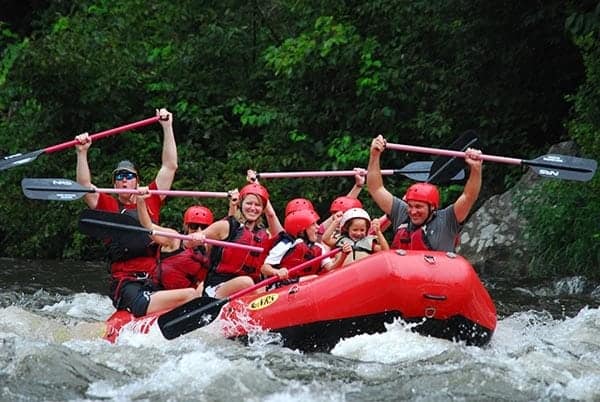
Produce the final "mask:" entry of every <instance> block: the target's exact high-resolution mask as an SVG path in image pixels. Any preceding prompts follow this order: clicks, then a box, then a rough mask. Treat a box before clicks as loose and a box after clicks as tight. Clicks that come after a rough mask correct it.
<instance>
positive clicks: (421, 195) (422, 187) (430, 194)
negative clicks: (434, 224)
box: [404, 183, 440, 209]
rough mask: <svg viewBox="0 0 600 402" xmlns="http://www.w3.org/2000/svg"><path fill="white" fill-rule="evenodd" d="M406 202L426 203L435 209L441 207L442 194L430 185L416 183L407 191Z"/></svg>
mask: <svg viewBox="0 0 600 402" xmlns="http://www.w3.org/2000/svg"><path fill="white" fill-rule="evenodd" d="M404 199H405V201H420V202H425V203H427V204H429V205H431V206H433V207H434V208H435V209H438V208H439V207H440V192H439V191H438V188H437V187H436V186H434V185H433V184H430V183H415V184H413V185H412V186H410V187H409V188H408V190H406V195H405V196H404Z"/></svg>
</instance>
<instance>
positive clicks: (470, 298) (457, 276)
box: [105, 250, 496, 351]
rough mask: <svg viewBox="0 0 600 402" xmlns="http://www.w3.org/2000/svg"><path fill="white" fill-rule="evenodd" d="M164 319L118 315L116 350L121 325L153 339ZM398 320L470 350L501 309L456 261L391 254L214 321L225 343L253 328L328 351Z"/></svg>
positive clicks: (257, 299) (245, 303) (264, 297)
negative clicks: (156, 326)
mask: <svg viewBox="0 0 600 402" xmlns="http://www.w3.org/2000/svg"><path fill="white" fill-rule="evenodd" d="M158 315H159V314H157V315H155V316H146V317H142V318H138V319H135V318H133V316H132V315H131V314H129V313H127V312H124V311H118V312H116V313H115V314H113V315H112V316H111V317H110V318H109V319H108V321H107V332H106V335H105V339H108V340H109V341H111V342H114V341H115V340H116V339H117V337H118V335H119V331H120V330H121V328H122V327H123V325H125V324H127V323H130V322H132V321H135V324H136V325H135V326H134V328H135V329H134V330H135V331H139V332H147V331H148V329H149V327H150V325H152V324H153V323H154V322H155V321H156V318H157V316H158ZM395 318H402V319H403V320H404V321H406V322H416V323H419V324H418V325H416V326H414V328H413V330H414V331H417V332H419V333H421V334H423V335H429V336H434V337H438V338H444V339H449V340H454V341H462V342H465V343H466V344H468V345H477V346H483V345H485V344H487V343H488V342H489V341H490V339H491V337H492V334H493V332H494V330H495V328H496V309H495V307H494V303H493V302H492V300H491V298H490V296H489V294H488V292H487V291H486V289H485V288H484V286H483V285H482V283H481V281H480V280H479V277H478V276H477V274H476V272H475V270H474V269H473V267H472V266H471V265H470V264H469V262H467V261H466V260H465V259H464V258H462V257H460V256H458V255H455V254H453V253H444V252H429V251H427V252H423V251H404V250H391V251H386V252H380V253H377V254H374V255H372V256H369V257H367V258H363V259H361V260H359V261H357V262H355V263H352V264H350V265H347V266H346V267H343V268H339V269H336V270H333V271H331V272H327V273H325V274H322V275H319V276H318V277H316V278H313V279H308V280H303V281H301V282H298V283H295V284H290V285H286V286H282V287H280V288H278V289H275V290H272V291H269V292H266V293H262V294H251V295H247V296H243V297H239V298H238V299H235V300H232V301H231V302H230V303H229V304H226V305H225V306H224V307H223V308H222V309H221V312H220V315H219V316H218V318H217V319H216V321H221V324H223V320H226V321H227V323H226V324H227V325H221V326H220V328H222V329H221V331H222V332H223V335H224V336H226V337H227V338H235V339H241V340H246V339H247V331H248V328H249V327H250V326H249V325H248V323H250V324H251V325H252V326H254V327H260V328H263V329H266V330H269V331H272V332H277V333H279V334H281V336H282V340H283V344H284V345H285V346H287V347H290V348H293V349H300V350H303V351H328V350H330V349H331V348H333V347H334V346H335V345H336V344H337V343H338V342H339V340H340V339H342V338H348V337H351V336H354V335H358V334H362V333H375V332H383V331H385V326H384V324H385V323H389V322H392V321H393V320H394V319H395Z"/></svg>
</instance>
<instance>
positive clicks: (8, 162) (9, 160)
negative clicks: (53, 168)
mask: <svg viewBox="0 0 600 402" xmlns="http://www.w3.org/2000/svg"><path fill="white" fill-rule="evenodd" d="M43 153H44V150H43V149H40V150H37V151H33V152H29V153H26V154H14V155H9V156H5V157H3V158H2V159H0V170H6V169H10V168H12V167H15V166H21V165H24V164H26V163H29V162H31V161H33V160H35V159H37V157H38V156H40V155H41V154H43Z"/></svg>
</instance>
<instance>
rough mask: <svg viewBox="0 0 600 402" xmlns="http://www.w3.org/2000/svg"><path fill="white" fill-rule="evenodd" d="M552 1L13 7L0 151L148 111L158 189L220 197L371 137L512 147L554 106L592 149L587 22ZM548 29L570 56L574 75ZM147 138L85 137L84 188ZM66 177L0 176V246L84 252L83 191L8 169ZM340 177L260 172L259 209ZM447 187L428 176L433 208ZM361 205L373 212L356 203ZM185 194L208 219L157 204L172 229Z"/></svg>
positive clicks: (447, 198)
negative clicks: (87, 176)
mask: <svg viewBox="0 0 600 402" xmlns="http://www.w3.org/2000/svg"><path fill="white" fill-rule="evenodd" d="M563 3H564V2H561V1H558V0H550V1H547V2H544V3H543V4H541V5H540V4H539V3H528V2H517V1H513V2H508V3H506V2H501V3H498V2H489V1H467V0H449V1H446V0H444V1H442V0H433V1H423V0H418V1H401V2H390V1H383V0H372V1H358V2H346V1H341V0H332V1H328V2H322V1H315V0H300V1H298V0H294V1H288V0H278V1H272V0H266V1H262V2H241V1H237V0H224V1H221V2H199V1H196V0H182V1H179V2H170V1H165V0H157V1H155V2H152V3H148V2H144V1H142V0H120V1H117V0H83V1H80V2H68V1H64V0H57V1H53V2H51V4H49V5H47V8H46V9H40V10H36V11H35V12H33V13H32V16H34V18H35V20H34V21H33V22H32V24H31V29H29V30H27V29H19V30H14V29H13V31H14V32H30V31H31V30H32V31H31V34H30V35H29V34H27V35H28V36H27V37H19V36H17V34H14V33H13V32H11V31H9V30H7V27H6V26H4V25H2V26H0V32H1V33H0V45H2V49H3V51H2V54H1V59H0V133H2V135H0V154H3V155H4V154H9V155H10V154H13V153H16V152H27V151H33V150H36V149H40V148H43V147H45V146H49V145H53V144H57V143H61V142H64V141H68V140H70V139H72V138H73V137H74V136H75V135H76V134H78V133H81V132H85V131H87V132H90V133H93V132H97V131H101V130H105V129H108V128H110V127H115V126H117V125H121V124H125V123H128V122H133V121H136V120H139V119H142V118H146V117H149V116H151V115H153V114H154V111H155V109H157V108H160V107H167V108H168V109H169V110H170V111H172V112H173V113H174V116H175V120H174V129H175V135H176V139H177V144H178V154H179V169H178V172H177V177H176V181H175V183H174V185H173V188H175V189H190V190H194V189H196V190H205V191H226V190H229V189H232V188H236V187H238V188H239V187H241V186H242V185H243V184H244V181H245V173H246V170H247V169H254V170H256V171H258V172H266V171H287V170H330V169H351V168H354V167H366V165H367V161H368V148H369V144H370V141H371V139H372V138H373V137H374V136H375V135H377V134H380V133H381V134H383V135H385V136H386V138H388V139H389V140H390V141H393V142H400V143H407V144H415V145H426V146H433V147H444V146H445V145H447V144H450V143H451V142H453V140H454V139H455V138H456V136H457V134H458V133H460V132H463V131H464V130H466V129H468V128H475V129H476V130H478V131H479V134H480V139H481V141H482V143H483V148H484V151H486V152H487V153H496V154H500V155H503V154H509V155H510V154H513V153H516V154H515V155H514V156H517V157H528V156H532V155H535V154H536V153H537V151H539V150H540V149H545V148H546V147H547V145H548V144H550V143H552V142H555V141H557V140H559V139H563V138H564V137H565V133H566V131H565V130H564V128H563V125H562V124H563V120H564V118H565V116H567V113H568V111H569V107H570V105H572V106H573V108H574V109H575V114H574V117H573V119H572V120H571V121H570V123H569V125H568V129H569V132H570V133H571V135H572V136H573V137H574V138H576V139H577V141H578V142H579V143H580V144H581V145H582V147H583V149H584V152H586V153H587V154H588V155H597V153H596V152H597V147H598V144H597V141H598V140H597V138H598V136H596V137H594V135H593V134H594V133H596V132H597V127H598V125H597V122H596V120H595V119H597V118H598V117H597V116H598V115H599V114H598V113H597V105H596V104H595V103H594V99H596V100H597V99H598V96H597V95H598V94H597V92H596V91H597V88H598V85H597V79H596V78H595V76H597V75H598V72H597V70H596V69H597V64H596V63H594V62H593V58H594V57H596V58H598V57H597V55H596V54H595V53H594V52H595V51H594V52H592V51H591V50H585V49H591V48H594V46H595V42H594V38H595V37H594V36H593V35H589V36H588V35H586V34H587V33H589V31H590V29H591V30H593V29H594V25H593V24H592V23H590V22H586V21H592V20H591V19H590V18H591V17H590V15H587V16H586V17H585V18H583V20H582V21H583V22H581V23H579V22H578V20H579V17H577V16H576V17H573V18H571V19H569V20H567V13H566V11H565V7H566V6H565V5H564V4H563ZM573 4H575V2H573ZM576 6H577V5H576ZM573 7H575V6H573ZM577 7H580V6H577ZM585 11H586V13H588V12H592V11H590V10H585ZM592 13H593V12H592ZM594 15H595V14H594ZM565 26H570V27H572V28H573V30H572V34H574V35H575V36H576V37H577V40H578V42H577V43H578V45H579V46H580V47H581V48H582V49H584V52H583V53H584V54H585V55H586V56H584V57H586V64H585V68H586V70H584V69H583V64H582V63H581V57H580V55H579V53H578V50H577V48H576V47H575V46H573V44H572V43H571V42H569V41H568V38H567V36H566V35H565V34H564V31H563V29H564V27H565ZM21 28H22V27H21ZM573 32H574V33H573ZM584 32H585V34H584ZM589 46H591V48H590V47H589ZM541 60H543V62H540V61H541ZM584 74H587V75H588V76H590V77H592V79H591V80H590V82H589V83H588V84H586V85H585V86H583V87H582V88H581V89H580V90H579V92H578V93H577V94H576V95H571V97H569V98H568V102H570V103H568V102H567V100H565V94H566V93H571V94H573V93H575V88H576V85H577V84H578V83H579V82H580V81H581V80H582V77H583V76H584ZM161 141H162V135H161V129H160V127H159V126H158V125H154V126H150V127H146V128H143V129H140V130H137V131H136V132H129V133H124V134H121V135H119V136H115V137H111V138H106V139H103V140H101V141H98V142H97V143H95V144H94V145H93V146H92V148H91V149H90V153H89V159H90V165H91V169H92V174H93V179H94V180H93V181H94V183H95V184H96V185H98V186H100V187H106V186H110V184H111V182H110V171H112V169H113V166H114V164H115V163H116V162H117V161H118V160H120V159H124V158H128V159H132V160H134V161H135V162H136V163H138V165H139V166H140V169H141V173H142V175H143V178H144V181H149V180H150V179H151V178H152V177H154V175H155V174H156V172H157V170H158V169H159V165H160V153H161ZM417 159H423V156H421V157H418V156H417V155H414V154H405V153H400V152H393V151H386V152H385V153H384V155H383V158H382V166H383V167H384V168H401V167H402V166H404V165H405V164H406V163H408V162H411V161H414V160H417ZM495 172H496V170H493V169H492V168H491V167H490V168H486V184H487V185H489V186H490V188H491V190H490V192H492V191H494V190H501V189H504V187H505V186H506V185H507V183H508V184H510V183H513V182H514V181H515V178H514V177H508V178H507V179H505V176H504V174H496V173H495ZM74 174H75V154H74V152H73V151H72V150H66V151H63V152H60V153H56V154H52V155H41V156H40V157H39V159H38V160H36V161H35V162H32V163H30V164H28V165H26V166H22V167H18V168H14V169H11V170H10V171H3V172H1V173H0V186H1V187H2V188H3V192H2V193H1V194H0V206H1V207H2V214H0V246H1V247H2V253H3V254H5V255H12V256H27V257H31V256H44V257H69V258H80V257H85V258H95V257H98V256H99V253H100V251H101V250H100V248H99V247H98V245H97V244H96V243H94V242H90V241H87V240H86V239H85V238H82V237H81V235H80V234H77V231H76V229H75V221H76V219H75V217H76V215H77V213H78V212H79V210H80V209H82V208H83V203H82V202H75V203H63V204H60V203H44V202H41V201H29V200H25V199H24V198H23V196H22V195H21V191H20V188H19V181H20V179H21V178H22V177H67V178H74ZM385 183H386V187H387V188H388V189H389V190H390V191H391V192H393V193H394V194H401V193H402V192H403V191H404V190H405V188H406V186H407V185H408V183H407V182H406V180H402V179H401V178H399V177H393V178H392V177H390V178H386V182H385ZM593 183H596V182H593ZM352 184H353V181H352V178H343V179H339V178H324V179H319V180H315V179H294V180H291V179H290V180H272V181H269V182H267V183H266V185H267V186H268V187H269V191H270V192H271V194H272V197H273V203H274V205H275V207H276V209H278V210H281V209H282V208H283V207H284V206H285V203H286V201H287V200H288V199H290V198H293V197H298V196H305V197H308V198H311V199H312V200H313V202H314V203H315V205H316V206H317V208H318V210H319V213H320V214H321V216H323V217H325V216H326V215H327V209H328V206H329V204H330V202H331V200H332V199H334V198H335V197H336V196H338V195H341V194H346V193H347V192H348V190H349V189H350V188H351V187H352ZM595 185H596V184H595ZM596 190H597V188H596ZM460 191H461V188H460V187H449V188H447V189H444V190H443V191H442V194H443V198H444V203H445V204H447V203H449V202H452V200H453V199H454V198H455V197H456V196H457V195H458V194H459V193H460ZM557 191H559V190H557ZM582 191H583V190H582ZM586 191H587V190H586ZM361 198H362V200H363V201H364V202H365V204H366V205H367V208H369V209H370V211H369V212H371V213H372V214H373V215H378V211H377V209H376V207H375V206H374V205H373V203H372V202H371V201H370V200H369V198H368V196H367V195H366V194H363V195H362V196H361ZM15 199H16V200H20V201H21V202H20V203H15V202H14V200H15ZM196 202H202V203H204V204H206V205H208V206H209V207H211V208H212V209H213V210H214V211H215V215H216V216H220V215H223V214H224V213H225V211H226V209H227V203H226V201H224V200H222V199H203V200H193V199H170V200H169V201H168V203H167V204H166V207H165V208H164V210H163V222H164V224H165V225H166V226H171V227H174V228H179V227H180V224H181V214H182V211H183V210H184V209H185V208H187V206H189V205H191V204H193V203H196ZM592 212H593V211H592ZM32 222H35V224H31V223H32ZM546 248H547V247H546Z"/></svg>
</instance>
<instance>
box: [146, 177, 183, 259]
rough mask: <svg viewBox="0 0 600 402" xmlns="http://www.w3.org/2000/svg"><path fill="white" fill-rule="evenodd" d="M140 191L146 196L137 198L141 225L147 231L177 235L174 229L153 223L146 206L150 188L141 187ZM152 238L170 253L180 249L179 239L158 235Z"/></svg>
mask: <svg viewBox="0 0 600 402" xmlns="http://www.w3.org/2000/svg"><path fill="white" fill-rule="evenodd" d="M139 190H142V191H144V194H137V195H136V196H135V203H136V207H137V215H138V219H139V221H140V224H141V225H142V226H143V227H145V228H146V229H150V230H161V231H165V232H172V233H177V231H175V230H173V229H169V228H163V227H161V226H158V225H155V224H154V223H152V219H151V218H150V214H149V213H148V207H147V206H146V198H148V197H149V196H150V193H149V192H148V187H139ZM151 238H152V241H154V242H155V243H157V244H159V245H161V246H163V247H166V248H168V249H169V250H170V251H173V250H177V249H178V248H179V245H180V242H181V240H179V239H174V238H171V237H164V236H157V235H152V236H151Z"/></svg>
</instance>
